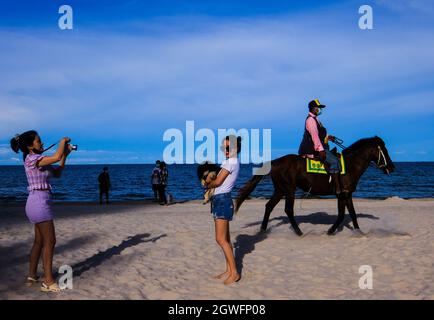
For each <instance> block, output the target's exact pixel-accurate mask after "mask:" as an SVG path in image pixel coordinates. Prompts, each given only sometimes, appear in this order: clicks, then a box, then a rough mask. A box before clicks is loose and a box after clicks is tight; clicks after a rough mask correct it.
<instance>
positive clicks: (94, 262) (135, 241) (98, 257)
mask: <svg viewBox="0 0 434 320" xmlns="http://www.w3.org/2000/svg"><path fill="white" fill-rule="evenodd" d="M149 236H150V234H149V233H142V234H136V235H135V236H132V237H128V238H127V239H126V240H124V241H122V242H121V243H120V244H119V245H117V246H113V247H111V248H109V249H107V250H105V251H102V252H99V253H97V254H95V255H93V256H92V257H89V258H87V259H86V260H84V261H82V262H79V263H77V264H75V265H73V266H71V267H72V270H73V272H74V277H79V276H80V275H81V274H83V273H84V272H86V271H88V270H90V269H92V268H95V267H97V266H99V265H100V264H102V263H104V262H105V261H107V260H109V259H111V258H112V257H113V256H115V255H119V254H120V253H121V252H122V251H124V250H125V249H127V248H131V247H134V246H137V245H139V244H141V243H145V242H156V241H158V240H159V239H161V238H164V237H167V234H162V235H160V236H157V237H154V238H151V239H146V238H149ZM58 275H59V274H58V273H56V274H55V277H57V276H58Z"/></svg>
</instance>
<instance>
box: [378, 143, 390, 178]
mask: <svg viewBox="0 0 434 320" xmlns="http://www.w3.org/2000/svg"><path fill="white" fill-rule="evenodd" d="M377 148H378V159H377V168H379V169H383V168H386V167H387V159H386V156H385V155H384V152H383V150H382V149H381V147H380V146H377ZM381 160H383V163H381ZM386 170H387V172H389V170H388V169H387V168H386Z"/></svg>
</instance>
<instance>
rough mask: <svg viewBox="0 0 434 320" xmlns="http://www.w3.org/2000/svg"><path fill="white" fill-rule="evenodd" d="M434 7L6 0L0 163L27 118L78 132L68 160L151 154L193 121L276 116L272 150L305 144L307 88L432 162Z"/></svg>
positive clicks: (337, 116)
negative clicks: (361, 23)
mask: <svg viewBox="0 0 434 320" xmlns="http://www.w3.org/2000/svg"><path fill="white" fill-rule="evenodd" d="M62 4H69V5H71V6H72V8H73V10H74V29H73V30H66V31H62V30H60V29H59V28H58V26H57V20H58V18H59V16H60V15H59V14H58V13H57V10H58V8H59V6H60V5H62ZM363 4H369V5H371V6H372V7H373V10H374V30H360V29H359V28H358V19H359V16H360V15H359V13H358V8H359V6H360V5H363ZM433 18H434V3H433V2H432V1H427V0H417V1H411V0H377V1H368V2H361V1H265V0H264V1H259V0H254V1H235V0H233V1H208V0H201V1H168V0H164V1H122V2H121V1H104V2H101V1H38V2H36V1H1V2H0V164H18V163H20V162H19V159H20V156H17V155H16V154H14V153H13V152H11V151H10V150H9V147H8V142H9V139H10V138H11V137H12V136H13V135H14V134H15V133H19V132H22V131H24V130H28V129H36V130H38V131H39V132H40V134H41V136H42V138H43V140H44V141H45V142H46V144H50V143H51V142H54V141H56V140H57V139H58V138H60V137H62V136H65V135H67V136H70V137H72V138H73V142H74V143H77V144H79V147H80V151H79V152H77V153H75V154H74V155H73V156H72V157H71V159H70V162H71V163H149V162H153V161H154V160H155V159H158V158H161V155H162V152H163V149H164V147H165V146H166V145H167V142H164V141H163V140H162V137H163V133H164V131H165V130H166V129H169V128H179V129H181V130H185V121H186V120H194V121H195V125H196V127H197V128H210V129H213V130H217V129H218V128H236V129H239V128H247V129H251V128H260V129H261V128H270V129H272V156H273V158H275V157H278V156H281V155H284V154H287V153H295V152H296V151H297V148H298V145H299V143H300V140H301V137H302V134H303V123H304V118H305V116H306V110H307V106H306V105H307V102H308V101H309V100H311V99H312V98H319V99H320V100H321V101H322V102H323V103H324V104H326V105H327V109H326V110H325V112H324V114H323V115H322V116H321V119H322V121H323V123H324V124H325V125H326V127H327V128H328V130H329V132H330V133H334V134H336V135H337V136H339V137H341V138H342V139H344V140H345V143H346V144H350V143H352V142H354V141H355V140H357V139H359V138H363V137H369V136H373V135H379V136H381V137H382V138H383V139H384V140H385V141H386V145H387V146H388V148H389V151H390V154H391V157H392V159H393V160H395V161H417V160H420V161H434V147H433V145H434V126H433V124H434V121H433V119H432V117H433V116H434V90H433V89H434V41H433V40H434V19H433Z"/></svg>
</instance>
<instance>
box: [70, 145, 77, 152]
mask: <svg viewBox="0 0 434 320" xmlns="http://www.w3.org/2000/svg"><path fill="white" fill-rule="evenodd" d="M68 145H69V146H71V150H72V151H77V149H78V145H76V144H68Z"/></svg>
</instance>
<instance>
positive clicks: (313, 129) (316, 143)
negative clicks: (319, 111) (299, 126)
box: [306, 112, 324, 158]
mask: <svg viewBox="0 0 434 320" xmlns="http://www.w3.org/2000/svg"><path fill="white" fill-rule="evenodd" d="M315 118H316V115H314V114H313V113H312V112H309V118H307V120H306V130H307V131H308V132H309V133H310V136H311V137H312V140H313V147H314V149H315V151H318V152H319V151H323V150H324V148H323V146H322V143H321V140H320V139H319V134H318V127H317V124H316V121H315ZM317 121H318V122H319V120H318V119H317ZM320 123H321V122H320ZM306 156H307V157H309V158H313V154H307V155H306Z"/></svg>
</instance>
